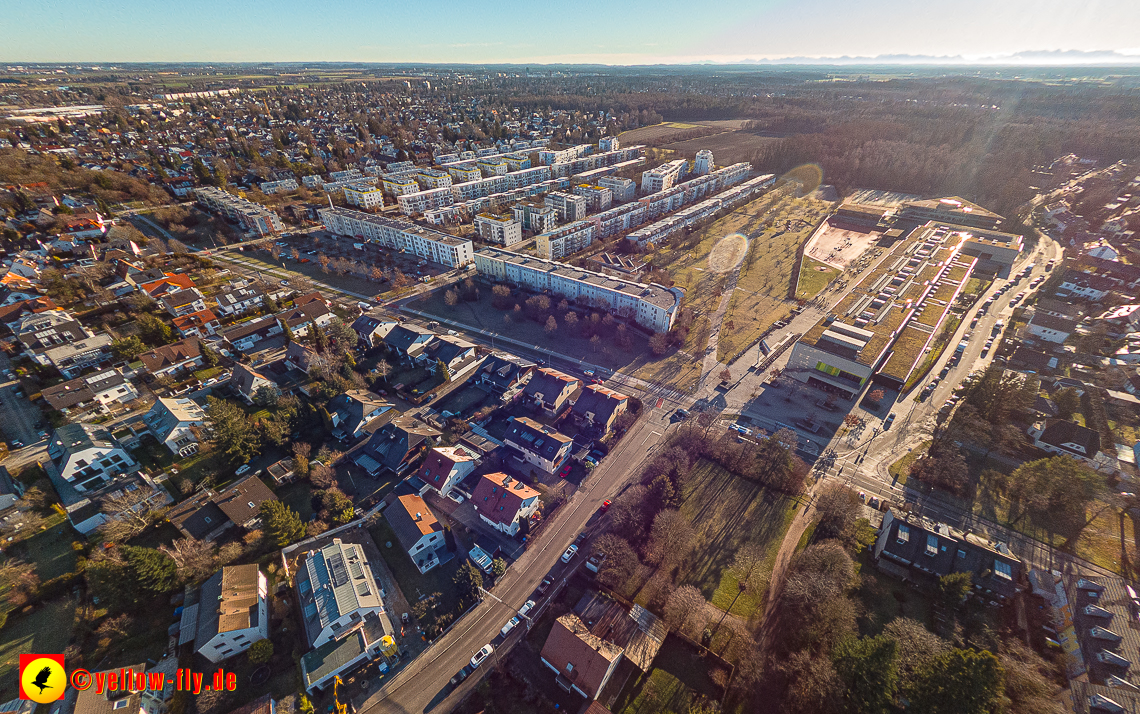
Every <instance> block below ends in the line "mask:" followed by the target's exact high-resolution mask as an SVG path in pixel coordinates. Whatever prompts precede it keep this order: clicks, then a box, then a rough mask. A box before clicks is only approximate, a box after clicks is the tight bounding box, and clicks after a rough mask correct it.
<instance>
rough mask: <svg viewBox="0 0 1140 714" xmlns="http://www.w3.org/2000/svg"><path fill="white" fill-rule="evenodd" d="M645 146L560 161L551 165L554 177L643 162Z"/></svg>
mask: <svg viewBox="0 0 1140 714" xmlns="http://www.w3.org/2000/svg"><path fill="white" fill-rule="evenodd" d="M644 148H645V147H644V146H641V145H640V144H639V145H637V146H629V147H626V148H624V149H617V150H615V151H607V152H606V153H604V154H590V155H589V156H580V157H578V158H576V159H573V160H571V161H558V162H555V163H553V164H551V165H550V173H551V175H552V176H577V175H578V174H581V173H583V172H586V171H595V170H597V169H601V168H605V167H608V166H613V167H615V168H616V167H618V166H621V165H622V164H626V163H627V162H629V161H638V162H640V161H641V160H642V157H641V151H642V149H644Z"/></svg>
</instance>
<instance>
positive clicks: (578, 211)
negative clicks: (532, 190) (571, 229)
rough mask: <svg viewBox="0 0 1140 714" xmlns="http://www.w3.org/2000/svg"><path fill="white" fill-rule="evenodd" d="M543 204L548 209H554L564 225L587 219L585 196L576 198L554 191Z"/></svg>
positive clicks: (547, 195)
mask: <svg viewBox="0 0 1140 714" xmlns="http://www.w3.org/2000/svg"><path fill="white" fill-rule="evenodd" d="M543 203H544V204H545V205H546V206H547V207H548V208H553V209H554V211H555V213H557V214H558V220H560V221H562V222H563V223H571V222H573V221H580V220H582V219H583V218H585V217H586V205H587V201H586V199H585V197H583V196H575V195H573V194H570V193H563V192H561V191H552V192H550V193H548V194H546V199H545V200H544V201H543Z"/></svg>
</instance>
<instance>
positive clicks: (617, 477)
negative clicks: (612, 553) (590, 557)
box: [357, 404, 668, 714]
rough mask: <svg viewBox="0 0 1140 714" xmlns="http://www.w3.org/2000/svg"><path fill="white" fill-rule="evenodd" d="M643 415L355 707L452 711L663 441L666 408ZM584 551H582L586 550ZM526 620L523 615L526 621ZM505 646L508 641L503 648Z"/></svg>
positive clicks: (516, 635)
mask: <svg viewBox="0 0 1140 714" xmlns="http://www.w3.org/2000/svg"><path fill="white" fill-rule="evenodd" d="M645 408H646V414H645V416H643V417H642V418H641V419H639V420H638V421H637V423H636V424H635V425H634V427H633V428H632V429H631V430H630V432H629V433H627V434H626V435H625V437H624V438H623V439H622V440H621V442H620V443H619V445H618V446H617V448H615V449H614V450H613V451H612V452H610V454H609V456H607V457H606V458H605V459H604V460H603V461H602V463H601V464H600V465H599V466H598V467H597V468H596V469H595V470H594V476H593V477H592V478H591V481H589V482H588V483H587V485H586V486H585V487H584V488H581V489H579V490H578V491H577V492H576V493H575V494H574V495H573V497H572V498H571V499H570V501H569V502H567V503H566V505H564V506H563V507H562V508H560V509H559V510H558V511H557V513H556V514H555V515H554V517H553V519H551V521H550V522H549V523H547V525H546V527H545V530H544V531H543V533H542V534H541V537H540V538H539V539H538V541H536V542H535V544H534V546H532V547H531V548H530V549H529V550H527V551H526V552H525V553H524V554H523V556H522V557H521V558H519V559H518V560H517V561H516V562H515V563H514V564H513V565H512V566H511V568H510V569H509V570H508V571H507V574H506V575H504V576H503V579H502V580H501V581H500V582H499V584H498V585H496V586H495V587H494V589H493V590H492V594H493V595H494V596H495V597H497V598H498V599H499V600H501V601H502V602H498V601H496V600H495V599H494V598H485V599H484V600H483V602H482V603H480V604H479V605H478V606H477V607H476V608H475V610H474V611H472V612H470V613H468V614H467V615H466V616H464V617H463V618H462V619H461V620H459V622H458V623H457V624H456V625H455V626H454V627H453V628H452V630H451V631H450V632H448V633H447V634H446V635H444V636H443V637H441V638H440V639H439V640H437V641H436V642H435V643H434V644H433V645H432V646H431V647H430V648H429V649H428V650H427V651H426V652H424V653H423V654H422V655H420V657H419V658H418V659H416V660H414V661H412V662H411V663H409V665H408V666H407V667H406V668H405V669H403V670H401V671H400V672H399V673H397V674H396V676H395V677H393V679H392V680H391V681H390V682H388V684H387V685H385V686H384V688H383V689H381V690H380V691H379V692H377V693H376V694H375V695H373V696H372V697H370V698H369V699H368V700H366V701H365V702H363V703H360V704H358V705H357V710H358V712H368V713H369V714H380V713H385V714H387V713H389V712H391V713H393V714H396V713H412V712H416V713H418V712H429V711H450V709H451V708H452V707H454V706H455V705H456V704H457V703H458V702H459V701H460V700H462V698H463V697H464V696H465V695H466V694H467V693H468V692H469V691H470V690H471V689H473V688H474V687H475V686H476V685H477V684H478V682H479V680H480V679H481V676H480V675H482V674H485V673H486V672H488V671H489V670H490V669H492V668H493V667H494V664H495V662H497V661H498V659H499V658H500V657H502V656H505V655H506V653H507V652H508V651H509V649H510V646H511V645H513V644H515V643H516V642H517V641H518V640H519V639H521V638H522V637H524V636H525V629H524V628H523V627H522V626H521V625H520V626H519V627H517V628H515V631H514V632H512V633H511V634H510V635H509V636H508V637H507V639H506V641H505V643H500V642H499V640H500V639H501V638H500V635H499V630H500V629H501V628H502V626H503V625H504V624H505V623H506V622H507V620H509V619H510V618H511V617H513V616H514V614H515V612H514V609H515V608H518V607H521V606H522V604H523V603H525V602H526V601H527V600H529V599H531V598H532V597H533V596H534V590H535V588H536V587H538V584H539V582H540V581H541V580H542V579H543V578H544V577H546V575H547V574H553V575H555V576H556V579H557V583H558V584H559V585H561V584H562V581H563V580H564V579H565V578H566V577H568V576H569V574H570V572H571V571H572V570H573V569H574V568H577V567H580V566H581V564H582V562H583V561H584V560H585V557H586V555H585V553H583V552H580V553H579V554H578V555H577V556H576V557H575V558H574V560H572V561H571V562H570V563H569V565H564V564H563V563H561V561H560V558H561V556H562V553H563V551H564V550H565V549H566V546H568V545H570V543H572V542H573V541H574V539H575V538H576V537H577V535H578V533H580V532H581V531H583V530H587V531H591V532H592V531H594V530H596V529H597V526H598V522H599V521H600V519H601V516H600V514H599V513H598V509H599V507H600V506H601V504H602V501H603V500H605V499H607V498H613V496H615V495H616V494H617V493H618V492H619V491H620V490H621V488H622V487H623V486H624V485H625V484H626V483H627V482H628V481H630V480H631V479H632V478H633V477H634V476H635V475H637V474H638V473H639V472H640V466H641V465H642V463H643V462H644V461H646V459H647V457H648V455H649V454H650V453H651V452H652V450H653V448H655V447H656V446H657V445H658V444H659V443H661V438H662V436H663V435H664V433H665V431H666V429H667V428H668V421H667V419H668V417H667V415H668V411H667V410H661V409H653V408H652V405H651V404H646V407H645ZM583 550H585V549H583ZM554 590H555V589H554V588H551V591H550V592H548V593H547V595H546V596H545V597H544V598H542V599H540V600H537V601H536V602H537V603H538V608H537V609H536V611H535V612H534V613H532V616H535V617H537V614H540V613H541V612H542V608H544V607H545V606H546V605H547V604H548V602H549V598H550V597H551V595H552V594H553V592H554ZM524 622H525V620H524ZM489 642H490V643H495V644H496V649H495V652H494V654H492V655H491V657H490V658H489V659H488V661H486V662H484V663H483V665H482V666H481V667H480V668H479V669H478V670H477V671H476V672H475V674H473V675H472V676H471V677H468V679H467V681H465V682H464V683H463V684H461V685H460V686H459V687H457V688H456V689H455V690H454V691H452V689H451V686H450V679H451V677H452V676H453V675H454V674H455V673H456V672H457V671H459V669H460V668H462V667H463V666H464V665H465V664H467V662H468V661H469V660H470V659H471V656H472V655H473V654H475V652H476V651H477V650H478V649H479V648H480V647H482V646H483V645H484V644H487V643H489ZM504 645H505V646H504Z"/></svg>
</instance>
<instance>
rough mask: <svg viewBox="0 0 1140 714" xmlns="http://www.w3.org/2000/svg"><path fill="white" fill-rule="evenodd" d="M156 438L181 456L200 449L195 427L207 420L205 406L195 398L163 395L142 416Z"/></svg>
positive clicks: (199, 426)
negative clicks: (173, 397) (175, 397)
mask: <svg viewBox="0 0 1140 714" xmlns="http://www.w3.org/2000/svg"><path fill="white" fill-rule="evenodd" d="M143 422H144V423H145V424H146V425H147V428H148V429H150V433H151V434H153V435H154V438H156V439H158V440H159V442H161V443H162V445H163V446H165V447H166V448H168V449H170V451H171V452H172V453H175V454H178V455H179V456H189V455H190V454H194V453H197V452H198V436H197V435H196V434H195V433H194V432H195V430H197V429H200V428H202V426H203V425H205V423H206V410H205V409H203V408H202V407H200V406H199V405H198V403H197V402H195V401H194V400H192V399H168V398H160V399H158V400H157V401H155V403H154V406H153V407H151V408H150V411H148V412H147V413H146V416H144V417H143Z"/></svg>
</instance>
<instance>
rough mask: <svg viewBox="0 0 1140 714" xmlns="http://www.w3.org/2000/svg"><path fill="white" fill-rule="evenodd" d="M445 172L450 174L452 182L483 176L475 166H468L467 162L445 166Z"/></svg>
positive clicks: (462, 181)
mask: <svg viewBox="0 0 1140 714" xmlns="http://www.w3.org/2000/svg"><path fill="white" fill-rule="evenodd" d="M447 173H449V174H450V175H451V181H452V183H466V182H467V181H478V180H479V179H481V178H483V172H482V171H480V170H479V168H478V167H477V166H470V165H468V164H454V165H452V166H448V167H447Z"/></svg>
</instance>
